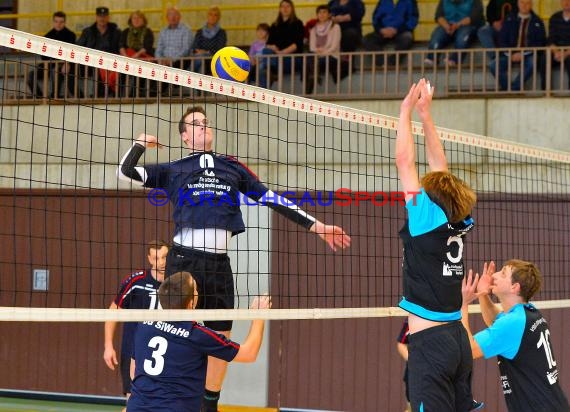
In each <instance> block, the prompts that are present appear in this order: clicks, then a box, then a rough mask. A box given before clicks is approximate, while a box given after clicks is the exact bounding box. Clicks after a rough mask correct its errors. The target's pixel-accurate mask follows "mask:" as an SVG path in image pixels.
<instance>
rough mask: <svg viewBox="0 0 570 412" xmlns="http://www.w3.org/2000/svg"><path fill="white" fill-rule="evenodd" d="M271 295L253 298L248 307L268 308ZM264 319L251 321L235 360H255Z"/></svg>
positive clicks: (261, 336)
mask: <svg viewBox="0 0 570 412" xmlns="http://www.w3.org/2000/svg"><path fill="white" fill-rule="evenodd" d="M270 308H271V297H270V296H268V295H263V296H259V297H255V299H253V301H252V303H251V306H250V309H270ZM264 328H265V321H264V320H259V319H256V320H254V321H252V322H251V328H250V329H249V333H248V335H247V338H246V339H245V342H244V343H242V344H241V345H240V348H239V351H238V353H237V355H236V357H235V358H234V361H235V362H255V360H256V359H257V355H258V354H259V348H260V347H261V341H262V340H263V330H264Z"/></svg>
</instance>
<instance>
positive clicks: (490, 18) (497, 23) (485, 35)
mask: <svg viewBox="0 0 570 412" xmlns="http://www.w3.org/2000/svg"><path fill="white" fill-rule="evenodd" d="M517 10H518V9H517V2H516V0H490V1H489V4H487V9H486V12H487V22H488V24H485V25H484V26H483V27H480V28H479V30H478V31H477V37H478V38H479V42H480V43H481V46H483V47H484V48H486V49H494V48H496V47H497V40H498V37H499V32H500V31H501V28H502V27H503V22H504V21H505V17H506V16H507V15H508V14H509V13H512V12H516V11H517ZM487 55H488V56H489V58H490V59H495V58H496V56H495V52H493V51H489V52H488V53H487Z"/></svg>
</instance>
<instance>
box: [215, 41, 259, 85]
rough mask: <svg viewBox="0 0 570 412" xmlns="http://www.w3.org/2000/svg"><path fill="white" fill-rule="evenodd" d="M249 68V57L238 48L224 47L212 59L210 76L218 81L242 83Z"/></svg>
mask: <svg viewBox="0 0 570 412" xmlns="http://www.w3.org/2000/svg"><path fill="white" fill-rule="evenodd" d="M249 68H250V64H249V56H248V55H247V53H246V52H244V51H243V50H242V49H240V48H238V47H233V46H228V47H224V48H223V49H220V50H218V51H217V52H216V54H214V57H213V58H212V74H213V75H214V76H215V77H219V78H220V79H226V80H235V81H237V82H243V81H245V80H246V79H247V76H248V75H249Z"/></svg>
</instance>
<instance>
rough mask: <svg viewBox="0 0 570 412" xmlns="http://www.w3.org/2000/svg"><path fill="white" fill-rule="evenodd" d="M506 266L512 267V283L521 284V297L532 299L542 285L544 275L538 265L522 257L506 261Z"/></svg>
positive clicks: (526, 299)
mask: <svg viewBox="0 0 570 412" xmlns="http://www.w3.org/2000/svg"><path fill="white" fill-rule="evenodd" d="M505 266H510V267H511V270H512V272H511V280H512V284H515V283H518V284H519V285H520V293H519V295H520V297H521V298H523V300H524V301H525V302H528V301H529V300H531V299H532V297H533V296H534V295H535V293H536V292H538V291H539V290H540V286H541V285H542V275H541V274H540V270H539V269H538V267H537V266H536V265H535V264H534V263H532V262H527V261H525V260H520V259H511V260H509V261H507V262H506V263H505Z"/></svg>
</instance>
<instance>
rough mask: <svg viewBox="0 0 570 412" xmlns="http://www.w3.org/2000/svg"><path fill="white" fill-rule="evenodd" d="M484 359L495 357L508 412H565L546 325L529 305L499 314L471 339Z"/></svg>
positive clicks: (569, 407) (566, 407)
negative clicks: (475, 342)
mask: <svg viewBox="0 0 570 412" xmlns="http://www.w3.org/2000/svg"><path fill="white" fill-rule="evenodd" d="M474 338H475V340H476V341H477V343H478V344H479V347H480V348H481V351H482V352H483V355H484V356H485V359H488V358H491V357H493V356H497V357H498V364H499V370H500V372H501V386H502V388H503V393H504V395H505V400H506V402H507V408H508V409H509V411H511V412H514V411H516V412H568V411H570V406H569V405H568V400H567V399H566V397H565V396H564V393H563V392H562V389H561V388H560V385H559V383H558V367H557V363H556V360H555V359H554V355H553V352H552V345H551V343H550V331H549V330H548V324H547V322H546V320H545V319H544V317H543V316H542V314H541V313H540V311H539V310H538V309H536V308H535V307H534V306H532V305H531V304H526V305H523V304H522V303H520V304H518V305H515V306H513V307H512V308H511V310H509V312H508V313H504V312H501V313H499V314H498V315H497V317H496V319H495V321H494V322H493V324H492V325H491V326H490V327H489V328H487V329H485V330H482V331H481V332H479V333H477V334H476V335H475V336H474Z"/></svg>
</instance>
